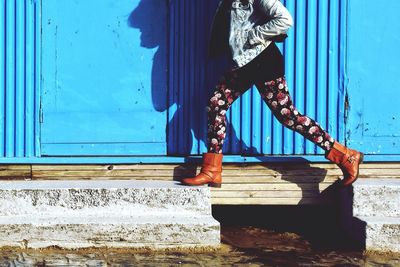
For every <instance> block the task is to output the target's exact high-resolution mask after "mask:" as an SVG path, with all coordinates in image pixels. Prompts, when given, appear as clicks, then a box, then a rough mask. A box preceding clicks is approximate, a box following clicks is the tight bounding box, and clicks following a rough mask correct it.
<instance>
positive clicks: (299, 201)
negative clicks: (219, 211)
mask: <svg viewBox="0 0 400 267" xmlns="http://www.w3.org/2000/svg"><path fill="white" fill-rule="evenodd" d="M211 203H212V204H213V205H322V204H330V203H332V200H329V199H322V198H318V199H317V198H241V197H237V198H211Z"/></svg>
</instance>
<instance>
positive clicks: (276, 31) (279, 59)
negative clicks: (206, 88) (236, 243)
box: [182, 0, 364, 187]
mask: <svg viewBox="0 0 400 267" xmlns="http://www.w3.org/2000/svg"><path fill="white" fill-rule="evenodd" d="M292 24H293V19H292V17H291V15H290V13H289V11H288V10H287V9H286V8H285V7H284V5H283V4H282V3H281V2H280V1H279V0H222V1H221V2H220V4H219V6H218V10H217V13H216V16H215V18H214V22H213V28H212V32H211V40H210V50H209V54H210V56H212V57H215V56H217V55H220V54H222V53H224V52H230V58H231V59H232V67H231V68H230V69H229V71H226V72H225V73H224V75H223V76H222V78H221V79H220V81H219V82H218V85H217V86H216V90H215V91H214V93H213V96H212V97H211V98H210V101H209V104H208V106H207V112H208V136H207V142H208V152H207V153H203V164H202V168H201V171H200V173H199V174H198V175H197V176H196V177H193V178H185V179H183V180H182V183H183V184H186V185H204V184H208V185H209V186H213V187H221V183H222V178H221V172H222V156H223V155H222V145H223V142H224V138H225V130H226V125H225V122H226V118H225V114H226V111H227V110H228V108H229V107H230V106H231V105H232V103H233V102H234V101H235V100H236V99H237V98H238V97H239V96H240V95H241V94H243V93H244V92H245V91H246V90H247V89H248V88H250V87H251V86H252V85H253V84H255V85H256V87H257V90H258V91H259V92H260V94H261V96H262V99H263V100H264V102H265V103H266V104H267V105H268V107H269V108H270V109H271V111H272V113H273V114H274V116H275V117H276V118H277V119H278V121H279V122H281V123H282V124H283V125H284V126H285V127H287V128H289V129H292V130H294V131H296V132H298V133H300V134H301V135H303V136H304V137H305V138H307V139H308V140H310V141H311V142H313V143H315V144H316V145H318V146H319V147H321V148H322V149H324V150H325V158H326V159H328V160H330V161H332V162H334V163H336V164H337V165H338V166H339V167H340V169H341V170H342V171H343V176H344V178H343V180H342V184H343V185H344V186H347V185H350V184H352V183H353V182H354V181H355V180H356V179H357V177H358V173H359V164H360V163H362V161H363V156H364V155H363V153H361V152H358V151H356V150H353V149H350V148H347V147H345V146H344V145H342V144H340V143H338V142H337V141H335V140H334V139H333V138H332V137H331V136H330V135H329V134H328V133H327V132H326V131H325V130H324V129H323V128H322V127H321V126H320V125H319V124H318V123H317V122H316V121H314V120H313V119H311V118H309V117H307V116H305V115H302V114H301V113H300V112H299V111H298V110H297V109H296V107H294V106H293V102H292V100H291V97H290V95H289V92H288V87H287V84H286V81H285V73H284V59H283V56H282V54H281V53H280V51H279V49H278V48H277V46H276V45H275V42H277V41H283V40H284V38H285V37H286V32H287V31H288V29H289V28H290V27H291V26H292Z"/></svg>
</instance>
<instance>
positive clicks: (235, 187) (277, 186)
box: [211, 183, 332, 192]
mask: <svg viewBox="0 0 400 267" xmlns="http://www.w3.org/2000/svg"><path fill="white" fill-rule="evenodd" d="M331 185H332V183H320V184H310V183H298V184H294V183H273V184H250V183H248V184H222V187H221V188H215V187H211V191H218V190H224V191H228V190H229V191H242V190H252V191H257V190H277V191H286V190H293V191H295V190H319V192H322V191H323V190H325V189H327V188H328V187H329V186H331Z"/></svg>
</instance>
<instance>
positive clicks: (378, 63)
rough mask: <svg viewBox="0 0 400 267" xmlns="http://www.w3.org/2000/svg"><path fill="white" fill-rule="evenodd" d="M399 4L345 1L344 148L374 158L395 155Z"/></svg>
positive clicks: (399, 112)
mask: <svg viewBox="0 0 400 267" xmlns="http://www.w3.org/2000/svg"><path fill="white" fill-rule="evenodd" d="M399 10H400V1H398V0H386V1H377V2H375V3H374V4H373V5H372V4H366V3H365V2H364V1H361V0H353V1H350V2H349V15H348V17H349V25H348V60H347V61H348V66H347V74H348V77H349V82H348V104H349V105H348V106H349V112H348V116H347V118H348V120H347V123H346V126H347V128H346V139H347V140H348V143H349V145H351V146H352V147H355V148H356V149H359V150H361V151H364V152H365V153H368V154H373V155H374V154H375V155H390V154H392V155H399V154H400V123H399V120H400V109H399V98H398V96H399V81H398V79H399V61H398V60H399V57H397V56H399V55H400V50H399V40H400V38H399V34H400V23H399V22H398V11H399Z"/></svg>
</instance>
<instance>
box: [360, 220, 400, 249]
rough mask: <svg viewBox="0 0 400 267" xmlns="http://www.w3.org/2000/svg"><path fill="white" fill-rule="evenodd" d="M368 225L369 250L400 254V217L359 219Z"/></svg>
mask: <svg viewBox="0 0 400 267" xmlns="http://www.w3.org/2000/svg"><path fill="white" fill-rule="evenodd" d="M358 219H360V220H361V221H363V222H365V223H366V227H365V236H366V238H365V239H366V240H365V246H366V248H367V249H368V250H378V251H385V252H399V253H400V217H358Z"/></svg>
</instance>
